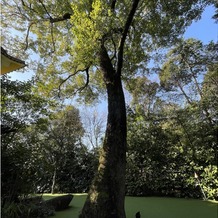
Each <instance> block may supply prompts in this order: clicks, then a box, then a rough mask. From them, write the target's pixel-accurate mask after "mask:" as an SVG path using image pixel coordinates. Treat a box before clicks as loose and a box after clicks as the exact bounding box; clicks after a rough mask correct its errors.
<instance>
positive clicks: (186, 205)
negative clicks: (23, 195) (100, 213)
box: [43, 194, 218, 218]
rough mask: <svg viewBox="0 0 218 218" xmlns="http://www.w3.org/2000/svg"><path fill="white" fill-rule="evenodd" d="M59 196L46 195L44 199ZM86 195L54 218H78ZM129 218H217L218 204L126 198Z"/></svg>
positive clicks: (76, 199) (184, 200)
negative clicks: (138, 216)
mask: <svg viewBox="0 0 218 218" xmlns="http://www.w3.org/2000/svg"><path fill="white" fill-rule="evenodd" d="M55 196H58V195H50V194H44V195H43V197H44V199H49V198H52V197H55ZM85 199H86V194H74V198H73V200H72V201H71V203H70V207H69V209H67V210H64V211H60V212H56V215H55V216H53V217H54V218H78V214H79V211H80V210H81V208H82V206H83V204H84V202H85ZM125 206H126V215H127V218H135V213H136V212H138V211H140V213H141V218H205V217H206V218H216V217H218V202H216V201H202V200H192V199H179V198H159V197H126V202H125Z"/></svg>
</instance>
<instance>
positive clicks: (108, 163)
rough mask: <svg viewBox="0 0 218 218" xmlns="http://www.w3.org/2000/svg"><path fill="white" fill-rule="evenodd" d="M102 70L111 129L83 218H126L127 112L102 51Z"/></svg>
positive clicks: (115, 76)
mask: <svg viewBox="0 0 218 218" xmlns="http://www.w3.org/2000/svg"><path fill="white" fill-rule="evenodd" d="M100 66H101V70H102V72H103V74H104V81H105V84H106V87H107V95H108V117H107V128H106V135H105V139H104V144H103V148H102V151H101V154H100V158H99V167H98V173H97V175H96V176H95V178H94V180H93V183H92V185H91V188H90V191H89V193H88V196H87V199H86V202H85V205H84V207H83V210H82V212H81V214H80V218H125V217H126V215H125V209H124V201H125V168H126V108H125V99H124V93H123V88H122V83H121V77H120V75H118V74H117V73H116V71H115V70H114V68H113V66H112V64H111V61H110V59H109V57H108V55H107V52H106V49H105V48H104V47H102V51H101V54H100Z"/></svg>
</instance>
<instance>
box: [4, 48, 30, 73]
mask: <svg viewBox="0 0 218 218" xmlns="http://www.w3.org/2000/svg"><path fill="white" fill-rule="evenodd" d="M25 66H26V64H25V62H24V61H22V60H20V59H18V58H15V57H13V56H11V55H9V54H8V53H7V51H6V50H5V49H4V48H2V47H1V75H3V74H5V73H10V72H12V71H15V70H18V69H20V68H23V67H25Z"/></svg>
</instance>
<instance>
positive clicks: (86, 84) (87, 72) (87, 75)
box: [58, 67, 89, 98]
mask: <svg viewBox="0 0 218 218" xmlns="http://www.w3.org/2000/svg"><path fill="white" fill-rule="evenodd" d="M83 71H85V72H86V83H85V85H84V86H82V87H80V88H79V89H78V90H77V91H76V92H74V94H76V93H77V92H78V91H79V92H81V91H82V90H83V89H84V88H86V87H87V86H88V84H89V67H87V68H85V69H83V70H77V71H76V72H75V73H73V74H71V75H69V76H68V77H67V78H66V79H64V80H63V81H62V82H61V83H60V85H59V86H58V97H59V98H60V93H61V86H62V85H63V84H64V83H65V82H66V81H67V80H68V79H70V78H71V77H72V76H75V75H76V74H77V73H79V72H83Z"/></svg>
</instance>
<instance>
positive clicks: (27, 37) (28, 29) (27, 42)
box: [24, 22, 35, 51]
mask: <svg viewBox="0 0 218 218" xmlns="http://www.w3.org/2000/svg"><path fill="white" fill-rule="evenodd" d="M33 24H35V22H31V23H30V24H29V26H28V28H27V34H26V38H25V42H26V46H25V49H24V51H26V50H27V48H28V46H29V33H30V28H31V26H32V25H33Z"/></svg>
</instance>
